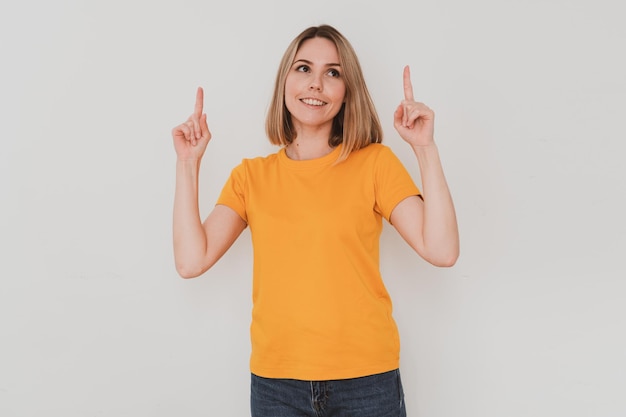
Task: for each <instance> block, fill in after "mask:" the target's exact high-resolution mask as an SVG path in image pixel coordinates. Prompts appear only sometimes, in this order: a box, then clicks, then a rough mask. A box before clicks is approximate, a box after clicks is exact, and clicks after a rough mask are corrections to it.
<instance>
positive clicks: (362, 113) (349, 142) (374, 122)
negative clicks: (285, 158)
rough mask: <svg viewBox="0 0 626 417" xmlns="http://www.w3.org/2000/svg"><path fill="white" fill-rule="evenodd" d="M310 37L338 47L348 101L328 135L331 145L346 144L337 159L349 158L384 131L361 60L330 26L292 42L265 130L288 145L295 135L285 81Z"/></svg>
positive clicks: (280, 69)
mask: <svg viewBox="0 0 626 417" xmlns="http://www.w3.org/2000/svg"><path fill="white" fill-rule="evenodd" d="M311 38H325V39H328V40H330V41H331V42H332V43H333V44H334V45H335V46H336V47H337V52H338V55H339V64H340V65H341V69H342V78H343V80H344V83H345V86H346V95H345V102H344V104H343V106H342V107H341V110H340V111H339V113H338V114H337V115H336V116H335V118H334V120H333V125H332V129H331V133H330V137H329V138H328V145H329V146H331V147H335V146H338V145H339V144H343V148H342V149H341V154H340V155H339V157H338V160H337V161H338V162H339V161H342V160H344V159H346V158H347V157H348V155H350V152H352V151H355V150H358V149H361V148H364V147H366V146H367V145H369V144H370V143H380V142H382V140H383V130H382V127H381V125H380V120H379V119H378V113H377V112H376V108H375V107H374V102H373V101H372V98H371V96H370V93H369V91H368V90H367V86H366V85H365V78H364V77H363V71H362V70H361V65H360V64H359V59H358V58H357V56H356V53H355V52H354V49H353V48H352V45H350V42H348V40H347V39H346V38H345V37H344V36H343V35H342V34H341V33H339V31H337V29H335V28H334V27H332V26H329V25H321V26H312V27H310V28H307V29H305V30H304V31H303V32H302V33H300V34H299V35H298V36H296V38H295V39H294V40H293V41H291V43H290V44H289V46H288V47H287V50H286V51H285V54H284V55H283V58H282V60H281V62H280V66H279V67H278V74H277V75H276V82H275V85H274V94H273V96H272V101H271V102H270V106H269V109H268V112H267V118H266V120H265V132H266V134H267V137H268V138H269V140H270V142H271V143H272V144H274V145H283V146H285V145H288V144H290V143H292V142H293V140H294V139H295V138H296V132H295V130H294V127H293V123H292V121H291V114H290V113H289V111H288V110H287V106H286V105H285V80H286V79H287V74H288V73H289V70H290V69H291V65H292V64H293V60H294V59H295V56H296V53H297V52H298V49H299V48H300V46H301V45H302V43H303V42H304V41H306V40H307V39H311Z"/></svg>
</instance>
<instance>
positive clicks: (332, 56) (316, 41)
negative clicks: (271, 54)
mask: <svg viewBox="0 0 626 417" xmlns="http://www.w3.org/2000/svg"><path fill="white" fill-rule="evenodd" d="M298 59H306V60H308V61H311V62H320V63H339V53H338V52H337V47H336V46H335V44H334V43H333V42H332V41H331V40H329V39H326V38H311V39H307V40H305V41H304V42H302V43H301V44H300V48H298V52H296V56H295V60H296V61H297V60H298Z"/></svg>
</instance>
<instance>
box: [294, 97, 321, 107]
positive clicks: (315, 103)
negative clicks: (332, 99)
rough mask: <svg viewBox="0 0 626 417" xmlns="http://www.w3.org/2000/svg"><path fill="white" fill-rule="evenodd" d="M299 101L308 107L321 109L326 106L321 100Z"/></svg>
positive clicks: (302, 99) (303, 99)
mask: <svg viewBox="0 0 626 417" xmlns="http://www.w3.org/2000/svg"><path fill="white" fill-rule="evenodd" d="M300 101H301V102H303V103H304V104H308V105H309V106H317V107H321V106H324V105H325V104H327V103H326V102H324V101H322V100H317V99H315V98H301V99H300Z"/></svg>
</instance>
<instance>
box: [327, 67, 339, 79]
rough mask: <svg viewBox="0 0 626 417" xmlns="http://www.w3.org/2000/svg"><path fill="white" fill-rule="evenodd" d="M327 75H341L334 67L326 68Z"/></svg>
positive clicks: (336, 76)
mask: <svg viewBox="0 0 626 417" xmlns="http://www.w3.org/2000/svg"><path fill="white" fill-rule="evenodd" d="M328 75H330V76H331V77H335V78H338V77H341V74H340V73H339V71H337V70H336V69H335V68H331V69H330V70H328Z"/></svg>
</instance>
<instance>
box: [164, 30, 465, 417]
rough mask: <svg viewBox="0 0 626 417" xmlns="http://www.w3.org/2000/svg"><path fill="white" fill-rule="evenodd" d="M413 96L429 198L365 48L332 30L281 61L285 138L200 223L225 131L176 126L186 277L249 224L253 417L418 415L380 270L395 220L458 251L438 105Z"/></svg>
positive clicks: (179, 254) (434, 253) (410, 121)
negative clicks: (378, 101)
mask: <svg viewBox="0 0 626 417" xmlns="http://www.w3.org/2000/svg"><path fill="white" fill-rule="evenodd" d="M403 81H404V100H402V102H401V103H400V105H399V106H398V108H397V109H396V111H395V114H394V127H395V128H396V130H397V131H398V133H399V134H400V136H401V137H402V138H403V139H404V140H405V141H406V142H407V143H408V144H409V145H410V147H411V149H412V150H413V152H414V153H415V156H416V158H417V161H418V164H419V167H420V173H421V178H422V183H423V184H422V188H423V197H422V194H421V193H420V191H419V190H418V188H417V187H416V186H415V184H414V183H413V181H412V180H411V178H410V176H409V174H408V173H407V171H406V169H405V168H404V167H403V166H402V164H401V163H400V161H399V160H398V159H397V158H396V157H395V156H394V154H393V153H392V152H391V151H390V149H389V148H387V147H386V146H384V145H382V144H380V142H381V141H382V129H381V126H380V122H379V120H378V116H377V114H376V110H375V108H374V105H373V103H372V100H371V97H370V95H369V92H368V90H367V87H366V85H365V82H364V78H363V74H362V71H361V68H360V65H359V62H358V59H357V56H356V54H355V52H354V50H353V49H352V47H351V46H350V44H349V42H348V41H347V40H346V39H345V38H344V37H343V36H342V35H341V34H340V33H339V32H338V31H337V30H336V29H334V28H333V27H330V26H327V25H323V26H319V27H311V28H308V29H306V30H305V31H303V32H302V33H301V34H300V35H299V36H297V37H296V38H295V39H294V40H293V41H292V43H291V44H290V46H289V47H288V48H287V50H286V52H285V54H284V56H283V59H282V61H281V64H280V67H279V71H278V75H277V78H276V85H275V90H274V96H273V100H272V103H271V106H270V109H269V111H268V115H267V121H266V132H267V135H268V137H269V139H270V141H271V142H272V143H274V144H277V145H281V149H280V150H279V151H278V152H277V153H275V154H271V155H268V156H267V157H262V158H254V159H248V160H244V161H243V162H242V163H241V164H240V165H239V166H237V167H236V168H235V169H234V170H233V171H232V173H231V176H230V178H229V179H228V181H227V183H226V185H225V186H224V188H223V190H222V192H221V194H220V197H219V198H218V201H217V204H216V206H215V207H214V209H213V210H212V211H211V213H210V214H209V215H208V217H207V218H206V220H205V221H204V222H203V223H202V222H201V220H200V213H199V209H198V171H199V166H200V160H201V158H202V155H203V153H204V151H205V148H206V146H207V143H208V142H209V140H210V138H211V133H210V132H209V128H208V125H207V119H206V115H205V114H203V113H202V108H203V92H202V89H198V92H197V96H196V106H195V111H194V112H193V114H192V115H191V116H190V117H189V119H188V120H187V121H186V122H185V123H183V124H181V125H179V126H177V127H175V128H174V129H173V131H172V136H173V138H174V144H175V148H176V152H177V156H178V161H177V167H176V195H175V204H174V255H175V260H176V268H177V270H178V272H179V274H180V275H181V276H183V277H185V278H191V277H196V276H198V275H200V274H202V273H203V272H205V271H206V270H207V269H209V268H210V267H211V266H212V265H213V264H214V263H215V262H217V260H218V259H219V258H220V257H221V256H222V255H223V254H224V253H225V252H226V250H227V249H228V248H229V247H230V246H231V245H232V243H233V242H234V241H235V239H237V237H238V236H239V235H240V234H241V232H242V231H243V230H244V229H245V228H246V227H247V226H250V230H251V236H252V243H253V248H254V267H253V268H254V271H253V275H254V277H253V312H252V324H251V339H252V355H251V359H250V368H251V372H252V384H251V391H252V394H251V407H252V415H253V416H273V417H276V416H300V415H314V416H317V415H322V414H323V415H337V416H360V417H367V416H376V417H380V416H402V415H405V409H404V400H403V393H402V386H401V382H400V375H399V371H398V366H399V349H400V343H399V337H398V332H397V328H396V325H395V322H394V321H393V318H392V316H391V300H390V298H389V294H388V293H387V291H386V289H385V287H384V285H383V281H382V278H381V276H380V272H379V246H378V245H379V238H380V233H381V229H382V218H385V219H386V220H388V221H389V222H390V223H391V224H392V225H393V226H394V227H395V228H396V229H397V230H398V232H399V233H400V235H401V236H402V237H403V238H404V239H405V240H406V242H407V243H408V244H409V245H410V246H411V247H412V248H413V249H414V250H415V251H416V252H417V253H418V254H419V255H420V256H422V257H423V258H424V259H425V260H427V261H428V262H430V263H432V264H433V265H437V266H451V265H453V264H454V263H455V261H456V259H457V257H458V254H459V238H458V230H457V223H456V216H455V211H454V206H453V203H452V198H451V196H450V192H449V190H448V186H447V183H446V180H445V177H444V174H443V170H442V167H441V162H440V159H439V154H438V150H437V147H436V145H435V142H434V139H433V131H434V114H433V112H432V111H431V110H430V109H429V108H428V107H427V106H425V105H424V104H422V103H418V102H416V101H415V100H414V98H413V89H412V86H411V80H410V73H409V68H408V67H406V68H405V69H404V75H403Z"/></svg>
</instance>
